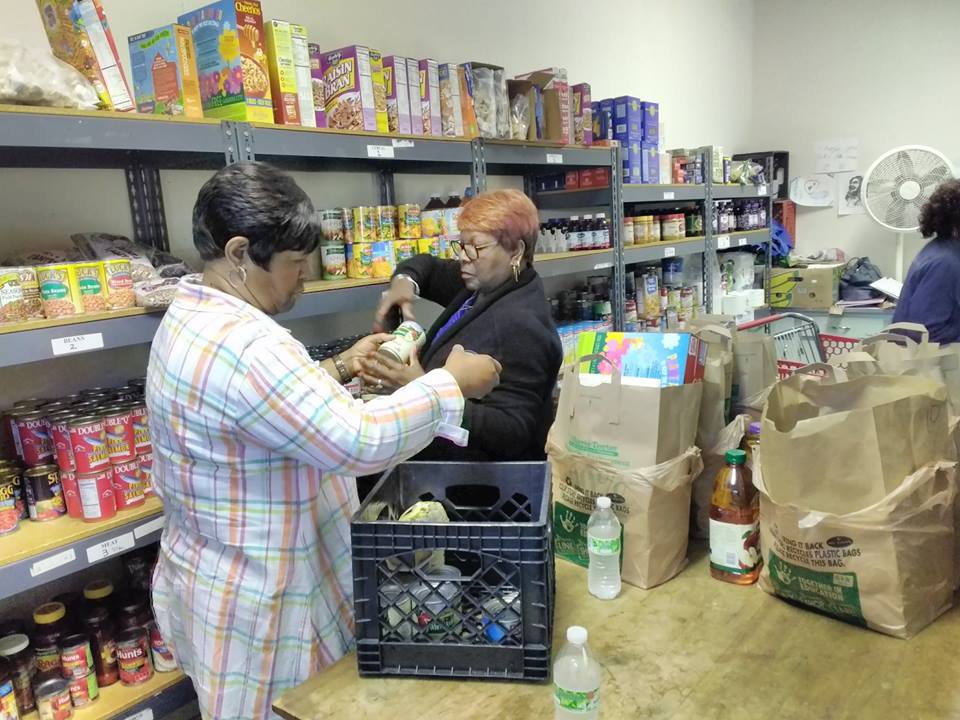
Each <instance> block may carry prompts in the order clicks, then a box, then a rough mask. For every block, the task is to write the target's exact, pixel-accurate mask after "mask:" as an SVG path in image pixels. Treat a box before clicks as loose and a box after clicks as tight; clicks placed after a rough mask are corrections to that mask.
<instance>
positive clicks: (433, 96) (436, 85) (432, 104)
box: [418, 58, 443, 137]
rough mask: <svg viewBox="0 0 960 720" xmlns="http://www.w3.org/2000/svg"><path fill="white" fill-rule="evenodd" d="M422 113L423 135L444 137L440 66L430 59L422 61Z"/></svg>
mask: <svg viewBox="0 0 960 720" xmlns="http://www.w3.org/2000/svg"><path fill="white" fill-rule="evenodd" d="M418 65H419V71H420V111H421V114H422V115H423V134H424V135H432V136H434V137H440V136H442V135H443V125H442V124H441V112H440V65H439V63H437V61H436V60H431V59H429V58H427V59H425V60H420V61H419V63H418Z"/></svg>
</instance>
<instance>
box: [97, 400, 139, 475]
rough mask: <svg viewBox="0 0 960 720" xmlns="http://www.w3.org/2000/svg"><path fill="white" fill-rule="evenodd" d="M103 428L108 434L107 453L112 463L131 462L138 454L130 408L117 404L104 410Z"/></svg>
mask: <svg viewBox="0 0 960 720" xmlns="http://www.w3.org/2000/svg"><path fill="white" fill-rule="evenodd" d="M103 430H104V432H105V433H106V435H107V453H108V454H109V455H110V462H111V463H113V464H117V463H123V462H129V461H130V460H133V459H134V458H135V457H136V456H137V453H136V450H135V448H136V442H135V440H134V437H133V418H132V416H131V414H130V409H129V408H127V407H116V406H115V407H112V408H109V409H107V410H104V412H103Z"/></svg>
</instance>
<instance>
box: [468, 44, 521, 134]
mask: <svg viewBox="0 0 960 720" xmlns="http://www.w3.org/2000/svg"><path fill="white" fill-rule="evenodd" d="M460 68H461V70H462V71H463V84H464V85H465V86H466V95H467V96H468V97H469V102H470V105H471V106H472V108H473V112H474V114H475V116H476V119H477V132H478V133H479V135H480V136H481V137H485V138H495V137H499V134H498V112H500V113H502V114H503V116H504V118H507V117H508V116H509V107H508V106H505V107H503V108H502V109H499V105H500V103H502V102H507V103H509V100H508V99H504V98H502V96H501V92H500V89H499V83H500V82H502V81H503V80H504V75H503V67H501V66H500V65H491V64H489V63H483V62H476V61H471V62H466V63H463V64H462V65H461V66H460ZM461 93H463V89H462V88H461ZM509 136H510V135H509V124H508V132H507V137H509Z"/></svg>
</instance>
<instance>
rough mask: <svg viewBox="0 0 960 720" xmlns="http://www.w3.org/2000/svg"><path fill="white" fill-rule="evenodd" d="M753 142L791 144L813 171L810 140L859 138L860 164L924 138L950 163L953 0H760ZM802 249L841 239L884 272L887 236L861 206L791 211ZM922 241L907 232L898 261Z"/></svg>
mask: <svg viewBox="0 0 960 720" xmlns="http://www.w3.org/2000/svg"><path fill="white" fill-rule="evenodd" d="M754 25H755V28H756V33H755V38H756V45H755V47H754V57H755V58H756V59H757V62H756V64H755V67H756V71H755V73H754V79H753V126H752V132H751V135H750V145H751V149H757V150H768V149H778V150H779V149H785V150H789V151H790V173H791V175H793V176H797V175H801V174H807V173H811V172H813V170H814V143H815V142H816V141H818V140H826V139H831V138H838V137H856V138H859V140H860V170H862V171H866V170H867V169H868V167H869V166H870V164H871V163H872V162H873V161H874V160H875V159H876V158H877V157H879V156H880V155H881V154H882V153H883V152H884V151H886V150H888V149H891V148H893V147H896V146H899V145H905V144H921V145H929V146H932V147H934V148H937V149H939V150H940V151H941V152H943V153H945V154H946V155H947V157H949V158H951V160H952V161H953V162H954V164H958V163H960V134H958V132H957V114H958V112H960V94H958V92H957V79H956V70H957V68H958V67H960V43H958V41H957V28H960V3H958V2H956V1H955V0H915V1H914V2H903V0H844V1H843V2H836V1H835V0H804V2H796V0H760V1H758V2H757V3H756V15H755V20H754ZM797 225H798V227H797V235H798V236H799V249H800V251H801V252H808V251H814V250H817V249H820V248H827V247H840V248H842V249H843V250H844V251H846V253H847V255H848V256H856V255H869V256H870V257H871V258H872V259H873V261H874V262H876V263H878V264H879V265H880V266H881V269H883V271H884V272H885V273H886V274H890V275H892V274H893V272H894V258H895V235H894V234H893V233H891V232H889V231H887V230H885V229H883V228H881V227H880V226H879V225H877V224H876V223H874V222H873V220H871V219H870V217H869V216H867V215H852V216H845V217H838V216H837V209H836V207H832V208H824V209H810V208H807V209H798V212H797ZM921 246H922V239H921V238H920V237H919V235H913V236H912V237H909V238H908V241H907V250H908V252H907V263H909V261H910V259H911V258H912V257H913V255H914V254H915V253H916V252H917V250H918V249H919V248H920V247H921Z"/></svg>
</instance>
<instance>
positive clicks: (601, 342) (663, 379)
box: [577, 332, 707, 387]
mask: <svg viewBox="0 0 960 720" xmlns="http://www.w3.org/2000/svg"><path fill="white" fill-rule="evenodd" d="M586 355H603V356H604V357H605V358H606V359H607V361H606V362H605V361H603V360H596V359H595V360H590V361H588V362H583V363H580V372H581V373H586V374H588V375H610V374H611V372H612V368H613V367H616V368H617V369H618V370H619V371H620V373H621V374H622V376H623V384H624V385H639V386H646V387H672V386H674V385H689V384H690V383H694V382H699V381H701V380H703V368H704V364H705V363H706V360H707V344H706V343H701V342H700V339H699V338H698V337H697V336H696V335H691V334H689V333H622V332H590V333H583V334H581V335H580V337H579V338H578V340H577V357H584V356H586Z"/></svg>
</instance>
